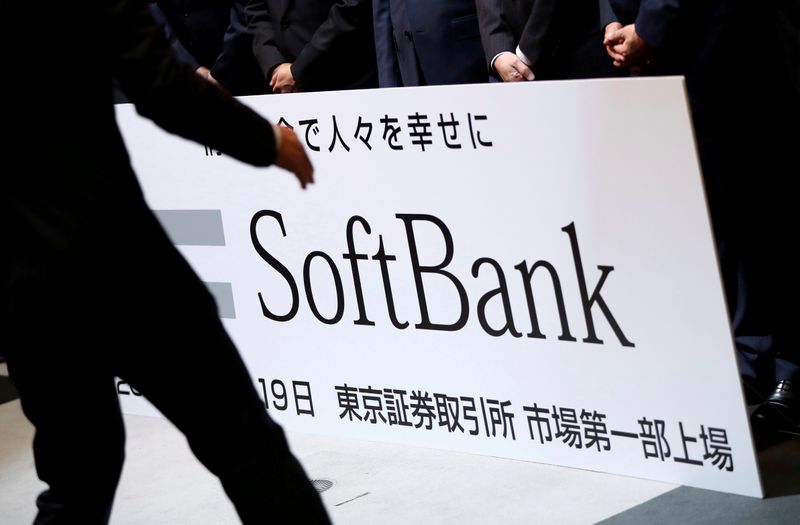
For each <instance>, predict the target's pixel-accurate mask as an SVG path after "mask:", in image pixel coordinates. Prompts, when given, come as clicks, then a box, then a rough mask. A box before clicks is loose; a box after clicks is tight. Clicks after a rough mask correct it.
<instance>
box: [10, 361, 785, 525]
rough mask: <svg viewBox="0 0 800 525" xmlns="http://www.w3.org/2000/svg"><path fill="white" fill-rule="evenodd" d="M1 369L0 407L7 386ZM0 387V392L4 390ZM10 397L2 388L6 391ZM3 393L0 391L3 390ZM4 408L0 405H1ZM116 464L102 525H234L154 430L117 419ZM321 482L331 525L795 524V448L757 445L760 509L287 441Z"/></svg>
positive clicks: (26, 428) (470, 462)
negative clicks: (762, 493) (120, 452)
mask: <svg viewBox="0 0 800 525" xmlns="http://www.w3.org/2000/svg"><path fill="white" fill-rule="evenodd" d="M5 373H6V372H5V368H4V365H2V364H0V396H2V395H3V394H2V392H3V391H4V390H3V388H6V387H8V385H9V384H10V380H8V379H7V378H5V377H2V376H4V375H5ZM3 385H6V386H5V387H4V386H3ZM11 388H13V385H11ZM5 391H6V392H7V390H5ZM9 397H13V395H12V396H6V397H5V399H9ZM3 399H4V398H3V397H0V523H2V524H4V525H6V524H8V525H16V524H26V523H31V522H32V521H33V518H34V516H35V506H34V499H35V497H36V494H37V493H38V492H39V491H41V490H42V488H43V484H42V483H41V482H40V481H39V480H38V479H37V478H36V473H35V470H34V467H33V458H32V455H31V450H30V444H31V439H32V436H33V428H32V427H31V426H30V424H29V423H28V421H27V420H26V419H25V418H24V416H23V415H22V412H21V409H20V405H19V401H18V400H10V401H8V400H7V401H6V402H4V403H3V402H2V401H3ZM125 424H126V428H127V432H128V441H127V451H126V452H127V460H126V463H125V469H124V471H123V474H122V480H121V482H120V486H119V490H118V492H117V497H116V500H115V505H114V511H113V514H112V519H111V523H112V524H115V525H123V524H126V525H127V524H189V523H191V524H199V525H204V524H209V525H211V524H214V525H219V524H228V523H231V524H234V523H237V522H238V520H237V518H236V515H235V513H234V511H233V507H232V506H231V504H230V503H229V502H228V500H227V499H226V498H225V496H224V494H223V493H222V490H221V488H220V486H219V484H218V482H217V481H216V479H215V478H214V477H213V476H211V474H209V473H208V472H207V471H206V470H205V469H204V467H202V466H201V465H200V464H199V463H198V462H197V461H196V460H195V459H194V457H193V456H192V455H191V452H190V451H189V449H188V447H187V445H186V442H185V440H184V439H183V436H182V435H181V434H180V433H179V432H178V431H177V430H175V429H174V428H173V427H172V426H171V424H170V423H169V422H167V421H166V420H163V419H160V418H152V417H144V416H126V417H125ZM288 437H289V442H290V443H291V446H292V449H293V451H294V453H295V454H296V455H297V457H298V458H299V459H300V460H301V462H302V463H303V465H304V466H305V468H306V470H307V472H308V473H309V476H310V477H312V478H313V479H316V480H320V483H319V485H320V487H323V486H327V485H330V483H325V482H324V481H329V482H332V486H330V488H328V489H327V490H325V491H323V492H322V498H323V501H324V503H325V505H326V507H327V509H328V511H329V513H330V515H331V518H332V519H333V522H334V523H336V524H344V525H368V524H369V525H374V524H387V525H391V524H416V523H425V524H428V523H435V524H460V525H471V524H476V525H477V524H486V523H502V524H527V523H537V524H540V523H544V524H550V523H553V524H592V523H603V524H604V525H627V524H647V523H676V524H678V523H680V524H694V523H698V524H700V523H724V524H739V523H741V524H745V523H746V524H753V523H774V524H783V523H786V524H790V523H791V524H797V523H799V522H800V438H798V437H793V438H791V437H788V436H787V438H788V439H786V440H783V441H781V442H780V443H769V444H766V445H764V446H763V447H761V448H762V450H761V452H760V455H759V461H760V463H761V467H762V470H764V471H765V479H766V488H767V492H768V495H769V497H767V498H766V499H764V500H759V499H754V498H747V497H743V496H732V495H729V494H723V493H718V492H712V491H705V490H699V489H693V488H688V487H677V486H675V485H669V484H665V483H658V482H654V481H646V480H641V479H635V478H629V477H623V476H614V475H609V474H602V473H597V472H590V471H584V470H576V469H568V468H563V467H556V466H550V465H541V464H535V463H529V462H524V461H514V460H508V459H500V458H494V457H487V456H477V455H470V454H463V453H457V452H448V451H442V450H432V449H425V448H419V447H410V446H403V445H395V444H387V443H377V442H367V441H354V440H342V439H336V438H331V437H326V436H315V435H308V434H298V433H289V435H288Z"/></svg>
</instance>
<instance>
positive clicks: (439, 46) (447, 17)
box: [372, 0, 489, 87]
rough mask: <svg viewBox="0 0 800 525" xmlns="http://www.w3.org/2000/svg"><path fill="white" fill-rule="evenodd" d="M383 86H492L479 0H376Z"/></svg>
mask: <svg viewBox="0 0 800 525" xmlns="http://www.w3.org/2000/svg"><path fill="white" fill-rule="evenodd" d="M372 8H373V15H374V22H375V50H376V56H377V61H378V76H379V80H380V86H381V87H395V86H419V85H425V84H427V85H438V84H467V83H473V82H486V81H487V80H488V79H489V78H488V75H487V74H486V69H485V67H484V65H483V61H484V58H483V47H482V45H481V40H480V31H479V29H478V15H477V13H476V11H475V1H474V0H437V1H435V2H431V1H430V0H373V2H372Z"/></svg>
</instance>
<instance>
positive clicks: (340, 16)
mask: <svg viewBox="0 0 800 525" xmlns="http://www.w3.org/2000/svg"><path fill="white" fill-rule="evenodd" d="M371 25H372V3H371V2H370V0H339V1H338V2H336V3H335V4H334V5H332V6H331V9H330V11H329V13H328V18H327V19H326V20H325V21H324V22H323V23H322V24H320V26H319V27H318V28H317V30H316V31H315V32H314V35H313V36H312V37H311V40H310V41H309V42H308V43H307V44H306V45H305V46H304V47H303V49H302V50H301V51H300V53H298V55H297V58H296V59H295V61H294V62H293V63H292V65H291V73H292V76H293V77H294V80H295V82H296V83H297V86H298V88H299V89H300V90H301V91H304V90H307V87H308V86H315V85H319V84H324V83H325V80H326V79H324V78H320V75H326V74H328V72H329V71H330V68H329V67H320V66H321V65H322V64H329V63H330V62H331V61H338V60H348V59H349V57H341V56H338V55H337V56H333V55H334V54H335V53H336V49H335V48H336V44H337V42H338V41H339V40H340V39H342V38H346V37H347V35H348V34H353V33H358V32H360V31H364V29H365V27H368V26H371Z"/></svg>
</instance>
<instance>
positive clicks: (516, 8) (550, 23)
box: [476, 0, 614, 79]
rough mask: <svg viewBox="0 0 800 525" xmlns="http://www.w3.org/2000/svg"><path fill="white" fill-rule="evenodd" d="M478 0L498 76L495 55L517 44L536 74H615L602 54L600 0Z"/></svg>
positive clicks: (488, 54)
mask: <svg viewBox="0 0 800 525" xmlns="http://www.w3.org/2000/svg"><path fill="white" fill-rule="evenodd" d="M476 5H477V7H478V18H479V21H480V29H481V38H482V39H483V48H484V51H485V52H486V61H487V64H488V65H489V70H490V72H492V74H494V75H495V76H497V75H496V74H495V73H494V72H493V71H492V70H491V62H492V59H493V58H494V57H495V56H496V55H497V54H498V53H501V52H503V51H510V52H512V53H513V52H514V51H515V50H516V48H517V46H519V48H520V50H521V51H522V52H523V53H524V54H525V56H526V57H527V58H528V59H529V60H530V61H531V63H532V64H533V69H534V72H535V73H536V77H537V78H538V79H550V78H577V77H591V76H608V75H614V72H613V70H611V69H610V66H611V62H610V60H607V59H606V58H604V57H603V55H602V38H600V34H599V12H598V5H597V1H596V0H575V1H571V2H568V1H566V0H476ZM597 46H600V48H599V51H598V50H597V49H596V48H597Z"/></svg>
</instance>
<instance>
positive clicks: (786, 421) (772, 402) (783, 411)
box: [752, 380, 800, 432]
mask: <svg viewBox="0 0 800 525" xmlns="http://www.w3.org/2000/svg"><path fill="white" fill-rule="evenodd" d="M752 418H753V423H754V424H758V425H764V426H767V427H771V428H774V429H775V430H790V431H795V432H796V431H797V430H798V425H800V397H799V396H798V392H797V390H796V387H795V386H794V385H793V384H792V382H791V381H788V380H782V381H778V384H777V385H776V386H775V390H774V391H773V392H772V394H770V395H769V397H768V398H767V399H766V401H764V402H763V403H762V404H761V405H760V406H759V407H758V408H757V409H756V410H755V411H754V412H753V416H752Z"/></svg>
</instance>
